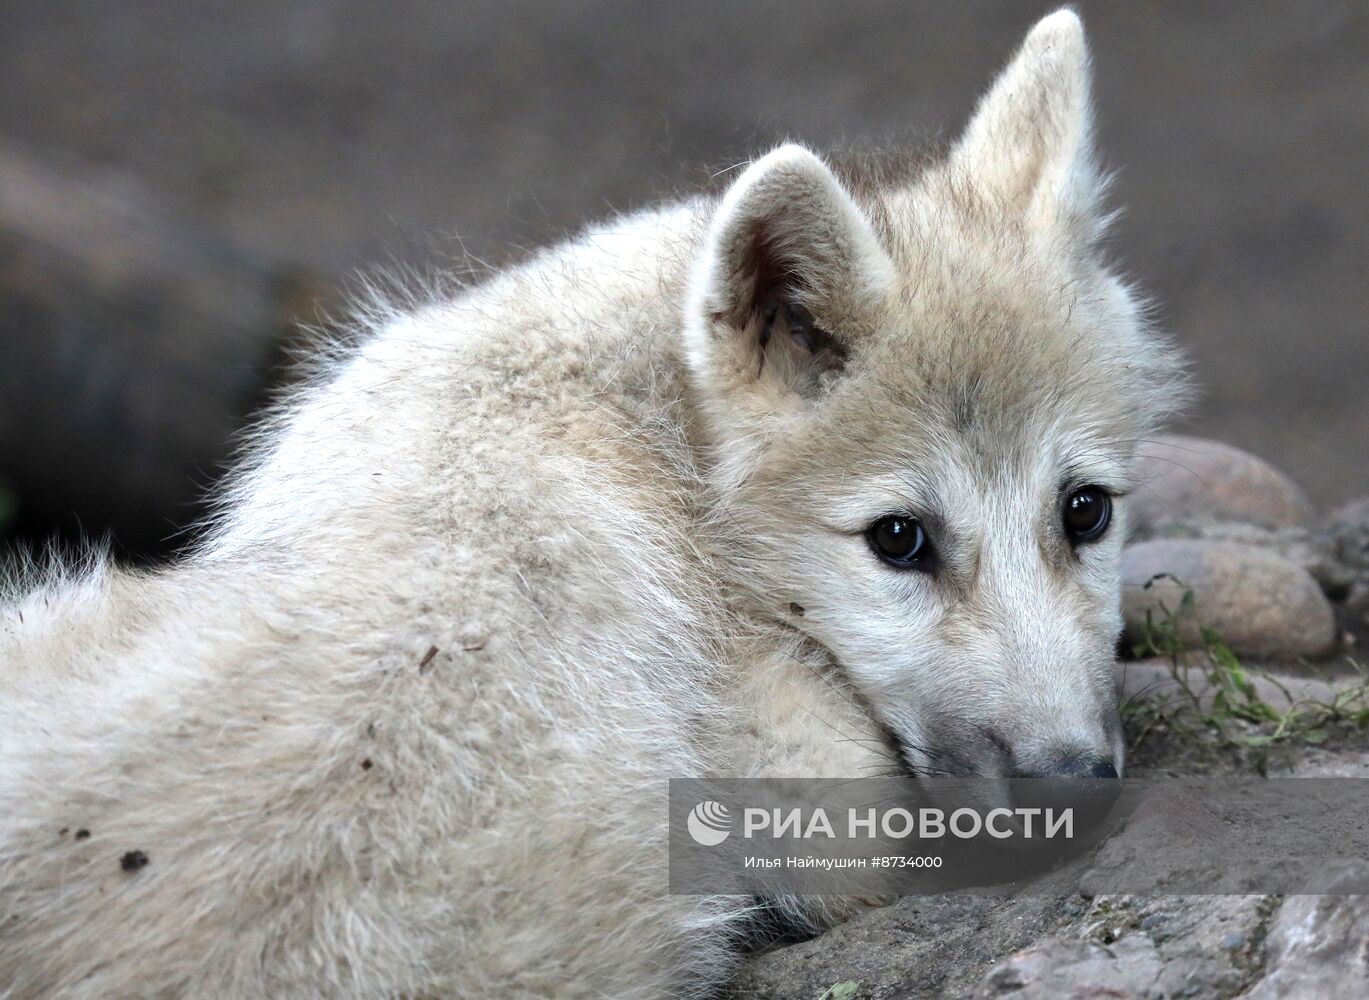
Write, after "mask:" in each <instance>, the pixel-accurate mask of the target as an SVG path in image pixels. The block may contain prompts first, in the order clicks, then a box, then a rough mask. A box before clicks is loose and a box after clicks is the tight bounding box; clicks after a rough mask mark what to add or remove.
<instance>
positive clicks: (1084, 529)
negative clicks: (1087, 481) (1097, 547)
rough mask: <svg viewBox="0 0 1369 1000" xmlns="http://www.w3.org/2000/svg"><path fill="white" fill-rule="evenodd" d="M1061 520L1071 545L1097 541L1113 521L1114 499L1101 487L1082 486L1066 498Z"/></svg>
mask: <svg viewBox="0 0 1369 1000" xmlns="http://www.w3.org/2000/svg"><path fill="white" fill-rule="evenodd" d="M1061 520H1062V521H1063V522H1064V526H1065V537H1066V538H1068V539H1069V540H1070V544H1071V545H1083V544H1085V543H1087V542H1094V541H1097V540H1098V539H1100V538H1102V537H1103V533H1104V532H1105V531H1107V530H1108V524H1109V522H1111V521H1112V497H1110V496H1108V494H1107V491H1106V490H1104V489H1103V488H1102V487H1100V486H1081V487H1079V489H1077V490H1074V491H1072V492H1071V493H1070V495H1069V496H1067V497H1065V509H1064V512H1063V514H1062V516H1061Z"/></svg>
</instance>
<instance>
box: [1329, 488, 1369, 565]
mask: <svg viewBox="0 0 1369 1000" xmlns="http://www.w3.org/2000/svg"><path fill="white" fill-rule="evenodd" d="M1326 520H1327V524H1328V526H1329V531H1330V534H1331V539H1332V543H1333V545H1334V546H1335V553H1336V557H1337V558H1338V559H1340V561H1341V562H1343V563H1344V564H1345V565H1347V566H1350V567H1353V568H1354V569H1358V570H1364V571H1369V497H1360V498H1358V499H1356V500H1351V501H1350V502H1349V503H1345V504H1342V505H1341V506H1339V507H1337V508H1336V509H1335V510H1333V511H1332V512H1331V514H1330V516H1329V517H1328V518H1327V519H1326Z"/></svg>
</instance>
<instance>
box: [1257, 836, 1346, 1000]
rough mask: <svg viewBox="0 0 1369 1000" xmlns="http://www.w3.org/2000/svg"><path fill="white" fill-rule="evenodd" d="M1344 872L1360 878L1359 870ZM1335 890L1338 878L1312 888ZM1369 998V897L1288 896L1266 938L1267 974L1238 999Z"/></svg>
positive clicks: (1326, 999) (1323, 999)
mask: <svg viewBox="0 0 1369 1000" xmlns="http://www.w3.org/2000/svg"><path fill="white" fill-rule="evenodd" d="M1349 864H1350V863H1347V870H1346V871H1344V872H1343V873H1342V874H1343V875H1345V876H1346V877H1348V878H1356V879H1357V878H1358V877H1359V876H1360V875H1361V874H1362V868H1363V864H1362V863H1359V867H1360V869H1361V872H1355V871H1351V870H1349ZM1315 888H1316V889H1317V891H1319V892H1335V891H1336V879H1335V877H1334V876H1333V877H1332V878H1331V879H1330V880H1329V881H1328V883H1326V884H1324V885H1319V886H1316V887H1315ZM1288 997H1296V998H1301V997H1308V998H1317V1000H1341V998H1344V1000H1360V998H1363V997H1369V897H1365V896H1358V895H1316V896H1289V897H1288V899H1287V900H1285V901H1284V904H1283V906H1282V907H1281V908H1280V909H1279V912H1278V913H1277V914H1276V915H1275V917H1274V920H1273V922H1272V924H1271V925H1270V929H1269V936H1268V937H1267V938H1266V939H1265V975H1264V976H1263V978H1261V979H1260V980H1259V981H1258V982H1257V983H1256V984H1255V985H1254V986H1252V987H1251V988H1250V989H1249V990H1247V991H1246V992H1245V993H1243V994H1241V1000H1282V998H1288Z"/></svg>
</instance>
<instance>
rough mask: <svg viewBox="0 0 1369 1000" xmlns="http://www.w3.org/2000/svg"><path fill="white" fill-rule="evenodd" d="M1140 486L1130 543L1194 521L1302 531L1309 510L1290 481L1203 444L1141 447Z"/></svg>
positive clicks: (1169, 439)
mask: <svg viewBox="0 0 1369 1000" xmlns="http://www.w3.org/2000/svg"><path fill="white" fill-rule="evenodd" d="M1137 473H1138V477H1139V478H1140V481H1141V485H1140V486H1139V487H1138V488H1137V490H1136V491H1135V493H1133V494H1132V497H1131V502H1130V514H1131V530H1132V533H1133V537H1135V538H1150V537H1154V536H1155V535H1156V534H1157V533H1159V532H1160V531H1162V529H1163V528H1164V527H1165V526H1166V525H1169V524H1173V523H1176V522H1186V521H1194V520H1218V521H1244V522H1248V523H1250V524H1259V525H1264V526H1266V527H1293V526H1306V525H1308V524H1309V523H1310V522H1311V520H1312V513H1313V511H1312V504H1311V502H1310V501H1309V500H1308V499H1307V495H1306V494H1305V493H1303V491H1302V490H1301V489H1300V488H1299V487H1298V485H1297V484H1296V483H1294V482H1293V481H1292V480H1291V479H1289V478H1288V477H1287V476H1285V475H1284V474H1283V473H1282V472H1279V471H1278V470H1277V469H1275V468H1274V467H1273V466H1271V465H1270V464H1269V463H1268V462H1266V461H1264V460H1263V459H1261V458H1257V457H1256V456H1254V455H1252V454H1250V453H1249V452H1245V451H1242V450H1241V449H1239V448H1233V447H1232V446H1231V445H1227V444H1222V443H1221V442H1220V441H1210V440H1208V439H1206V438H1197V437H1184V436H1181V435H1162V436H1160V437H1157V438H1155V439H1153V440H1151V441H1147V442H1145V443H1144V444H1142V445H1141V446H1140V448H1139V449H1138V453H1137Z"/></svg>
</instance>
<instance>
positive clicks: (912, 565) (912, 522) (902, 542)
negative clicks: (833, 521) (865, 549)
mask: <svg viewBox="0 0 1369 1000" xmlns="http://www.w3.org/2000/svg"><path fill="white" fill-rule="evenodd" d="M865 539H866V541H867V542H869V544H870V548H871V549H873V550H874V553H875V555H877V556H879V557H880V559H882V560H884V562H886V563H887V564H889V565H890V566H893V567H894V568H895V569H920V570H928V569H930V568H931V563H932V558H931V556H932V546H931V544H930V543H929V542H928V541H927V533H926V532H925V531H923V530H922V525H921V524H920V523H919V522H918V521H917V519H916V518H912V517H907V516H905V515H902V514H890V515H888V516H887V517H881V518H880V519H879V520H878V521H876V522H875V523H874V524H872V525H870V527H869V528H868V529H867V530H866V532H865Z"/></svg>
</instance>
